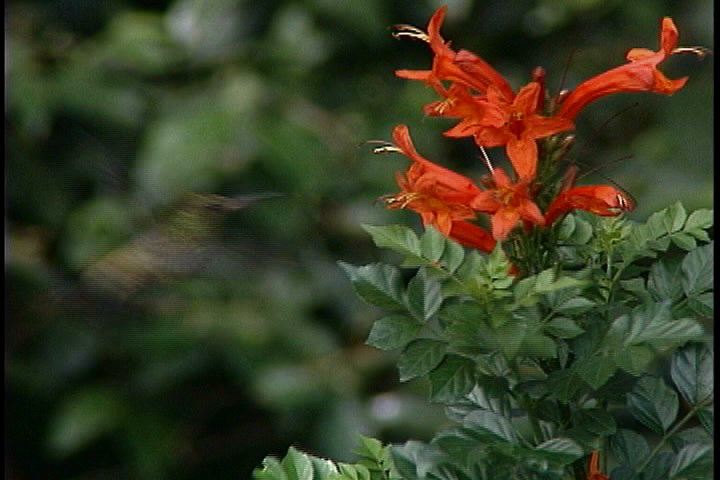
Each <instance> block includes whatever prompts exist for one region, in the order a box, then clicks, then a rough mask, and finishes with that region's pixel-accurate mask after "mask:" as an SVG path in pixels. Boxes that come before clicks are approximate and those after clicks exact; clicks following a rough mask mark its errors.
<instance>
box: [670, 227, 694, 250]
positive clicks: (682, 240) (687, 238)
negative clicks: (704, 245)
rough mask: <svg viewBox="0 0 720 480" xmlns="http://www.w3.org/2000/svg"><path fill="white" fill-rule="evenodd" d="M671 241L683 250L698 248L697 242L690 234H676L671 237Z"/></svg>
mask: <svg viewBox="0 0 720 480" xmlns="http://www.w3.org/2000/svg"><path fill="white" fill-rule="evenodd" d="M670 240H672V242H673V243H674V244H675V245H677V246H678V247H680V248H682V249H683V250H687V251H690V250H693V249H695V248H697V240H695V237H693V236H692V235H690V234H689V233H685V232H675V233H673V234H671V235H670Z"/></svg>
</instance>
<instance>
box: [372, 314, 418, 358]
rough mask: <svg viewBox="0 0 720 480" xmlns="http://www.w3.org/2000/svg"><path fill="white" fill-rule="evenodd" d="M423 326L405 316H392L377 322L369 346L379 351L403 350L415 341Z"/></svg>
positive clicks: (373, 327)
mask: <svg viewBox="0 0 720 480" xmlns="http://www.w3.org/2000/svg"><path fill="white" fill-rule="evenodd" d="M421 328H422V325H420V323H418V321H417V320H415V319H413V318H410V317H408V316H405V315H390V316H388V317H384V318H381V319H380V320H377V321H376V322H375V323H374V324H373V326H372V329H371V330H370V334H369V335H368V339H367V340H366V341H365V343H366V344H367V345H370V346H371V347H375V348H377V349H379V350H395V349H398V348H403V347H404V346H405V345H407V344H408V343H410V342H411V341H412V340H414V339H415V337H416V336H417V334H418V333H419V332H420V329H421Z"/></svg>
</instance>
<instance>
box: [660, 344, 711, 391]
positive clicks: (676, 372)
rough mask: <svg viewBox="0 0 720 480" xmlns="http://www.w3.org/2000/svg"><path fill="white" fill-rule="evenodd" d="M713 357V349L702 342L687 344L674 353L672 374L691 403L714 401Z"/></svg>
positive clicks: (671, 367) (671, 366)
mask: <svg viewBox="0 0 720 480" xmlns="http://www.w3.org/2000/svg"><path fill="white" fill-rule="evenodd" d="M713 357H714V355H713V350H712V349H711V348H709V347H708V345H706V344H700V343H694V344H690V345H686V346H685V347H683V348H680V349H678V350H676V351H675V352H674V353H673V356H672V362H671V365H670V376H671V377H672V380H673V382H675V386H677V388H678V391H680V395H682V396H683V398H684V399H685V400H687V402H688V403H689V404H690V405H697V404H699V403H705V402H712V399H713V394H714V390H713V387H714V384H713V380H714V375H713Z"/></svg>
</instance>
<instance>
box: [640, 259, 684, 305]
mask: <svg viewBox="0 0 720 480" xmlns="http://www.w3.org/2000/svg"><path fill="white" fill-rule="evenodd" d="M647 288H648V290H649V291H650V294H651V295H652V297H653V299H654V300H656V301H662V300H670V301H671V302H675V301H677V300H679V299H680V297H682V294H683V288H682V282H681V281H680V265H679V264H675V265H670V264H668V262H666V261H664V260H658V261H657V262H655V263H653V265H652V266H651V267H650V275H649V276H648V284H647Z"/></svg>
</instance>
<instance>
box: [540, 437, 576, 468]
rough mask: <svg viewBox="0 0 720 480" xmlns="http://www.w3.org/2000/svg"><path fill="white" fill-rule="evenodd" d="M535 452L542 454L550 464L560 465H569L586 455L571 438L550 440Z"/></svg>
mask: <svg viewBox="0 0 720 480" xmlns="http://www.w3.org/2000/svg"><path fill="white" fill-rule="evenodd" d="M534 451H535V452H537V453H540V454H542V456H543V457H544V458H545V459H547V461H548V462H550V463H553V464H560V465H569V464H571V463H572V462H574V461H575V460H577V459H579V458H581V457H582V456H583V454H584V452H583V449H582V448H581V447H580V445H578V444H577V443H576V442H575V441H574V440H571V439H569V438H553V439H550V440H548V441H546V442H543V443H541V444H540V445H538V446H537V447H535V448H534Z"/></svg>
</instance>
